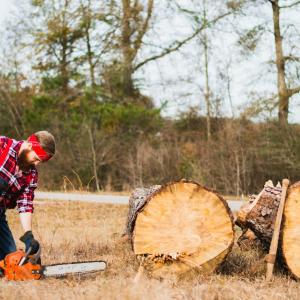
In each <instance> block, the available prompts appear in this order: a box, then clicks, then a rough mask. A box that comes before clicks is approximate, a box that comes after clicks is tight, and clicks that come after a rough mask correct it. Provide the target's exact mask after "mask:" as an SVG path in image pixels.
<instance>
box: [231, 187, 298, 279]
mask: <svg viewBox="0 0 300 300" xmlns="http://www.w3.org/2000/svg"><path fill="white" fill-rule="evenodd" d="M281 191H282V190H281V186H280V185H277V186H274V185H273V183H272V182H271V181H268V182H266V184H265V186H264V188H263V190H262V191H261V192H260V193H259V195H258V196H256V197H254V199H251V200H250V201H249V203H247V204H246V205H244V206H243V207H242V208H241V209H240V211H239V212H238V216H237V220H236V224H237V225H238V226H240V227H241V228H242V229H243V234H242V236H241V237H240V239H239V240H243V239H246V238H247V234H249V230H252V231H253V232H254V233H255V235H256V237H257V238H258V239H259V240H260V242H261V243H262V244H263V246H264V248H265V249H266V250H268V249H269V246H270V242H271V239H272V235H273V230H274V224H275V219H276V214H277V211H278V206H279V202H280V197H281ZM279 255H280V258H279V259H280V260H281V258H283V261H284V262H285V264H286V266H287V267H288V269H289V270H290V272H291V273H292V274H293V276H294V277H295V278H297V279H300V182H297V183H295V184H293V185H292V186H290V187H289V189H288V192H287V197H286V201H285V208H284V212H283V223H282V226H281V237H280V240H279ZM281 256H282V257H281ZM280 262H281V261H280Z"/></svg>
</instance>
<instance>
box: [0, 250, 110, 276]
mask: <svg viewBox="0 0 300 300" xmlns="http://www.w3.org/2000/svg"><path fill="white" fill-rule="evenodd" d="M31 250H32V249H31V247H30V248H29V249H28V251H27V252H26V253H25V252H24V251H23V250H18V251H16V252H13V253H10V254H8V255H7V256H6V257H5V258H4V259H3V260H1V261H0V271H2V273H3V275H4V276H5V278H6V279H7V280H39V279H41V278H45V277H62V276H66V275H75V274H79V275H80V274H87V273H94V272H99V271H104V270H105V269H106V262H105V261H89V262H77V263H66V264H57V265H49V266H42V264H41V248H40V249H39V250H38V252H37V253H36V254H33V255H30V252H31Z"/></svg>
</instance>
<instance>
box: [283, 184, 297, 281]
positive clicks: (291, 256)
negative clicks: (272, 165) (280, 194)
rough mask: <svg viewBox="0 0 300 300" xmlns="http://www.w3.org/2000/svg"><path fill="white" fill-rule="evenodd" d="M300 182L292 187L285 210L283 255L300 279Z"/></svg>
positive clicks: (291, 269) (293, 272) (288, 265)
mask: <svg viewBox="0 0 300 300" xmlns="http://www.w3.org/2000/svg"><path fill="white" fill-rule="evenodd" d="M299 216H300V182H298V183H296V184H294V185H292V186H291V187H290V188H289V190H288V195H287V199H286V203H285V209H284V219H283V230H282V231H283V234H282V253H283V257H284V259H285V262H286V265H287V267H288V268H289V270H290V271H291V273H292V274H293V275H294V276H295V277H296V278H297V279H298V280H299V279H300V217H299Z"/></svg>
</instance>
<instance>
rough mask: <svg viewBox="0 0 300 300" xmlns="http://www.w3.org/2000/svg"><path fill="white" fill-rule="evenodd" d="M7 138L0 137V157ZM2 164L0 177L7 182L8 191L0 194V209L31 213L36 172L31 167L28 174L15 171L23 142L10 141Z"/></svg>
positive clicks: (35, 185) (36, 179) (36, 178)
mask: <svg viewBox="0 0 300 300" xmlns="http://www.w3.org/2000/svg"><path fill="white" fill-rule="evenodd" d="M8 140H9V138H7V137H5V136H0V156H1V154H2V152H4V150H5V148H6V147H7V142H8ZM12 141H13V142H12V145H11V147H10V149H9V152H8V154H7V157H6V158H5V160H4V163H3V164H2V165H0V177H1V178H2V179H4V180H5V181H7V182H8V184H9V189H8V190H7V191H6V192H2V194H0V208H15V207H16V206H17V209H18V211H19V212H20V213H23V212H33V198H34V190H35V189H36V187H37V181H38V172H37V169H36V168H35V167H32V168H31V169H30V170H29V171H28V172H24V171H21V170H19V171H18V170H17V168H16V166H17V158H18V153H19V150H20V147H21V145H22V143H23V142H24V141H16V140H12Z"/></svg>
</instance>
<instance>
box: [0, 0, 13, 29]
mask: <svg viewBox="0 0 300 300" xmlns="http://www.w3.org/2000/svg"><path fill="white" fill-rule="evenodd" d="M12 8H13V0H0V25H3V24H4V21H5V18H7V17H8V16H9V11H10V9H12Z"/></svg>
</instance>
